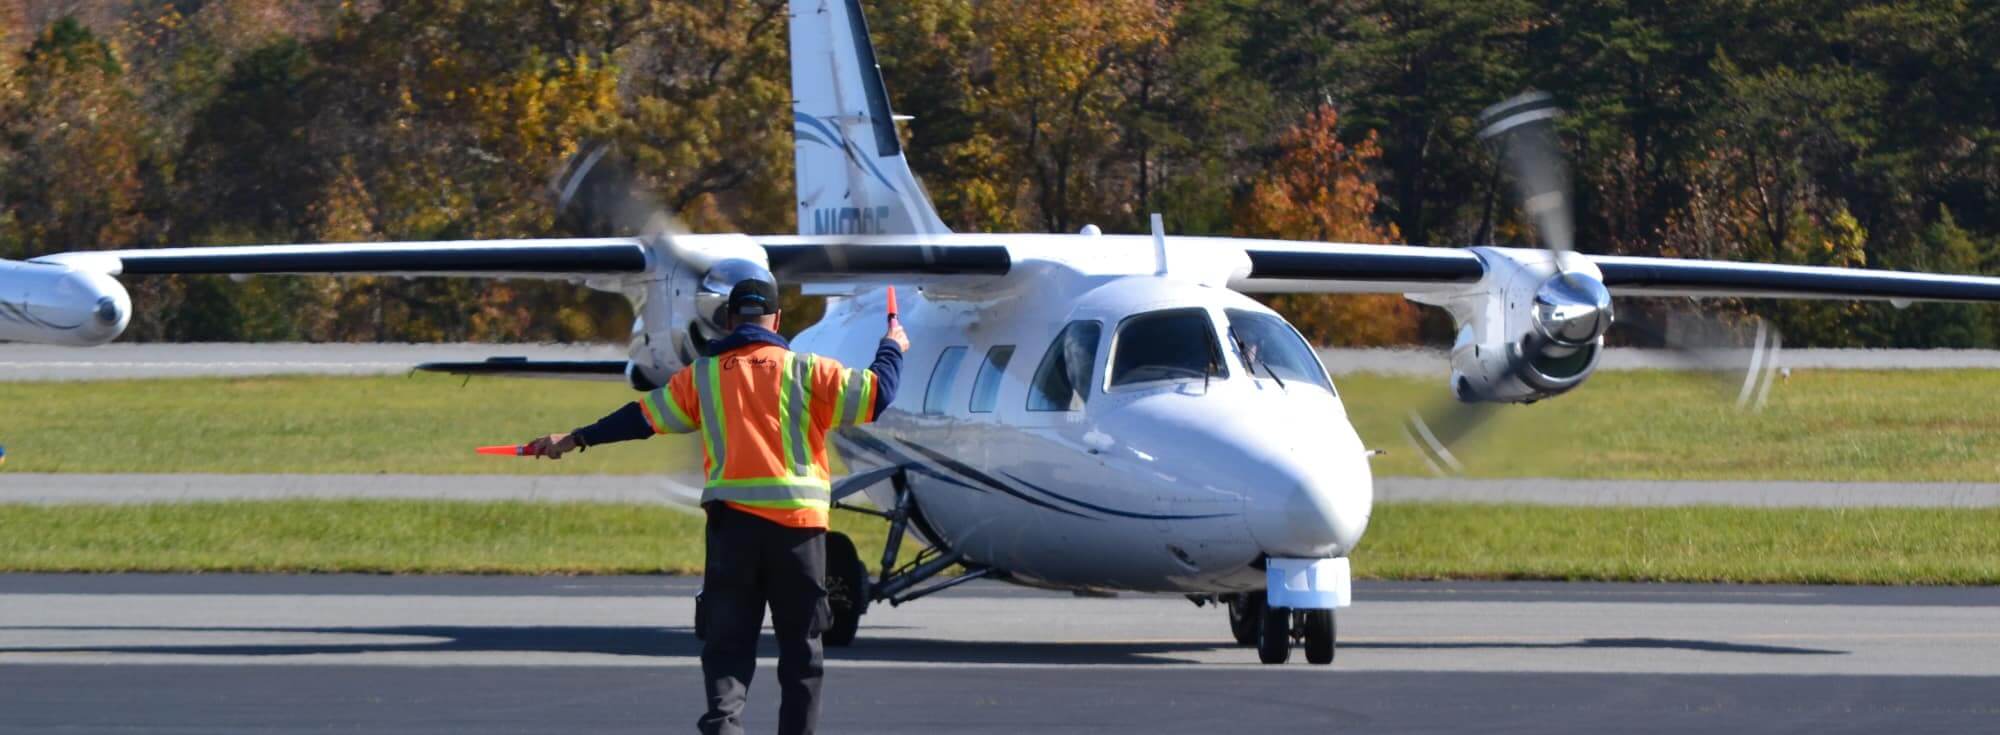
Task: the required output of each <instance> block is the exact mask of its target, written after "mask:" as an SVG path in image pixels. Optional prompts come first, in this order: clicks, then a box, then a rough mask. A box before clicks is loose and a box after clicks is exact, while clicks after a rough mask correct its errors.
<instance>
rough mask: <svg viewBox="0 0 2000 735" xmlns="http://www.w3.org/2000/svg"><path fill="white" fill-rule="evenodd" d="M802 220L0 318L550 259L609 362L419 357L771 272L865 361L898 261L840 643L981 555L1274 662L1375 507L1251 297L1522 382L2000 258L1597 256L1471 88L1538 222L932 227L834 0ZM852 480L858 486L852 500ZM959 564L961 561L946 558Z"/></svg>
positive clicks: (1354, 441)
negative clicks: (592, 350) (1735, 314)
mask: <svg viewBox="0 0 2000 735" xmlns="http://www.w3.org/2000/svg"><path fill="white" fill-rule="evenodd" d="M790 31H791V48H792V87H793V94H794V97H795V98H796V101H795V102H794V107H793V110H792V114H793V117H794V121H795V125H794V132H795V135H796V142H795V150H796V162H797V179H796V182H795V183H796V186H797V196H798V201H799V210H798V221H799V226H800V230H801V231H800V234H799V235H762V236H752V235H743V234H729V235H678V234H668V233H664V232H662V233H659V234H654V235H648V236H643V237H636V238H585V239H555V240H500V241H478V242H400V243H372V244H319V245H269V246H252V247H197V248H176V249H158V250H112V251H97V252H71V253H62V254H56V255H49V256H45V257H39V258H35V259H33V260H30V261H27V262H0V341H17V342H36V343H45V344H58V345H76V346H89V345H97V344H102V343H105V342H109V341H111V340H112V339H115V338H116V337H117V336H118V334H119V333H120V332H121V331H122V330H123V329H124V327H125V325H126V322H127V320H128V319H129V318H130V315H131V312H132V304H131V302H130V299H129V298H128V297H127V295H126V292H125V290H124V288H123V287H122V286H121V285H120V283H119V281H118V280H116V278H115V277H117V276H146V275H153V274H169V273H227V274H363V273H366V274H389V275H402V276H469V277H482V276H498V277H514V278H521V277H537V278H554V279H565V280H571V281H575V282H578V283H582V284H585V285H587V286H589V287H591V288H595V289H601V290H606V291H614V292H617V293H622V294H624V295H626V296H627V297H628V298H630V299H631V301H632V304H633V305H634V310H635V311H636V313H637V318H636V319H634V321H633V326H632V339H631V346H630V353H629V359H628V360H625V361H622V362H617V363H610V364H600V363H549V364H536V363H526V362H520V361H500V362H489V363H476V364H463V365H441V366H437V367H439V368H441V369H448V370H454V371H459V372H479V373H541V374H551V373H553V374H609V375H612V376H615V375H618V374H622V375H623V376H624V377H625V378H626V379H627V380H629V381H630V383H631V384H632V386H633V387H634V388H636V389H640V390H646V389H651V388H653V387H656V386H659V385H661V384H663V383H664V382H665V381H666V380H667V378H668V376H669V375H671V374H672V373H673V372H674V371H676V370H679V369H680V368H681V367H683V366H685V365H687V364H688V363H689V362H690V361H692V360H693V359H695V358H696V357H697V356H698V355H700V354H701V353H702V352H703V350H704V349H705V347H706V344H707V340H708V338H710V337H713V336H718V335H719V334H720V333H721V330H720V328H719V325H718V324H717V323H716V321H715V319H714V315H715V314H716V313H717V307H719V306H720V303H721V300H722V298H723V296H724V295H725V294H727V293H728V291H729V289H730V287H731V286H732V285H734V284H735V283H736V282H737V281H738V280H739V279H741V278H742V277H744V276H745V274H748V273H755V272H757V271H760V270H763V269H769V270H770V271H771V272H773V273H775V274H777V276H778V277H779V278H781V279H784V280H785V281H788V282H795V283H801V284H804V286H805V287H806V289H807V291H808V293H811V294H815V295H821V296H825V297H827V298H828V306H827V311H826V315H825V318H824V319H822V320H821V321H820V322H819V323H817V324H814V325H813V326H812V327H810V328H808V329H806V330H805V331H804V332H803V333H802V334H800V335H799V337H798V339H797V340H795V345H796V347H798V348H799V349H802V350H806V351H810V352H816V353H820V354H826V355H831V356H833V357H836V358H838V359H840V360H843V361H846V362H848V363H850V364H861V363H865V362H867V361H868V358H869V356H870V355H871V354H872V352H873V347H874V345H875V341H876V339H877V338H878V337H879V335H880V334H881V330H882V314H883V306H884V304H883V301H884V298H883V292H884V288H885V287H888V286H902V287H903V289H904V290H903V293H904V294H905V296H904V298H903V300H902V307H903V308H902V318H903V321H904V324H905V326H906V327H907V328H908V330H909V334H910V337H911V341H912V343H913V344H914V348H913V349H912V351H911V354H910V355H909V356H908V359H907V362H906V363H905V364H906V368H905V369H906V373H905V377H904V385H905V388H904V390H902V391H901V393H900V395H898V396H897V399H896V402H895V405H894V406H892V407H891V408H890V409H889V410H888V411H887V412H886V413H885V415H883V416H882V417H881V420H880V421H879V422H877V423H875V424H872V425H868V426H863V427H857V428H851V429H846V430H844V431H843V432H842V433H840V434H839V435H837V437H836V444H837V446H838V447H839V449H840V451H841V453H842V455H843V457H844V458H845V459H846V463H847V467H848V469H849V470H850V472H851V474H849V475H848V476H846V477H845V478H843V479H841V480H840V481H839V482H837V483H836V487H835V493H836V497H838V498H840V499H841V501H843V502H842V507H849V508H852V509H855V510H858V511H860V512H864V513H868V514H871V515H876V516H880V517H882V518H885V519H886V520H887V521H888V522H889V523H890V528H891V533H892V538H894V539H900V538H902V536H903V535H904V534H905V533H906V532H909V533H915V534H917V537H918V538H919V540H921V541H922V542H923V544H924V545H925V547H926V551H924V552H923V553H922V554H921V555H920V556H919V558H917V559H914V560H904V561H903V562H902V563H899V560H898V559H897V558H896V556H895V551H894V549H896V548H897V547H898V545H899V544H898V543H896V542H894V541H892V543H890V544H889V548H890V549H891V551H890V552H889V556H888V557H887V558H885V559H883V560H882V562H883V564H882V570H881V574H880V576H879V577H876V578H875V579H872V580H871V579H869V578H868V573H867V569H866V567H865V566H864V565H863V563H862V561H861V560H860V559H858V558H857V557H856V555H855V553H854V551H853V547H852V545H851V544H849V543H846V542H845V538H844V537H840V536H838V535H837V534H836V537H835V539H834V542H833V543H832V545H831V548H832V549H833V551H832V552H831V553H832V554H833V559H832V565H831V566H832V571H831V572H830V574H829V576H830V577H831V578H832V579H830V580H829V584H830V586H831V588H832V589H833V591H834V596H835V601H836V605H837V608H838V614H837V617H838V618H839V621H838V625H837V626H836V629H835V630H833V631H830V632H829V633H828V637H829V640H830V641H831V642H833V643H835V644H840V643H845V642H847V641H850V640H852V638H853V636H854V634H855V629H856V625H857V624H858V621H859V619H860V615H861V614H862V612H864V611H865V609H866V607H867V605H868V604H869V603H870V602H877V601H888V602H890V603H892V604H900V603H902V602H906V601H909V600H912V599H915V598H918V597H922V596H924V595H927V594H930V593H932V592H935V591H938V590H940V589H944V588H946V587H949V586H951V585H953V584H957V583H958V582H960V581H963V580H966V579H974V578H978V577H990V578H996V579H1004V580H1009V581H1013V582H1016V583H1021V584H1029V585H1036V586H1045V587H1053V588H1060V589H1069V590H1075V591H1078V592H1082V593H1094V592H1107V591H1117V590H1136V591H1147V592H1170V593H1178V594H1184V595H1187V596H1189V597H1190V598H1192V599H1195V600H1197V601H1199V602H1207V601H1220V602H1226V603H1228V605H1227V607H1228V609H1229V611H1230V622H1231V627H1232V630H1233V632H1234V633H1235V635H1236V637H1237V639H1238V641H1239V642H1241V643H1244V644H1246V645H1249V644H1255V645H1257V646H1258V648H1259V653H1260V658H1261V659H1262V660H1264V661H1265V662H1267V663H1277V662H1282V661H1284V660H1286V659H1287V658H1288V657H1289V655H1290V651H1291V649H1292V647H1293V644H1294V643H1296V642H1300V641H1303V643H1304V647H1305V648H1306V654H1307V658H1308V659H1309V660H1311V661H1313V662H1315V663H1326V662H1328V661H1331V660H1332V658H1333V651H1334V630H1335V629H1334V620H1333V610H1334V609H1335V608H1338V607H1343V606H1346V605H1347V604H1348V603H1349V598H1350V595H1349V584H1348V567H1347V558H1348V556H1349V555H1350V554H1352V553H1354V552H1355V550H1356V549H1357V547H1358V546H1359V545H1360V543H1361V540H1362V536H1363V532H1364V531H1365V530H1366V529H1367V527H1368V520H1369V514H1370V509H1371V500H1372V480H1371V475H1370V472H1369V460H1368V457H1369V456H1370V453H1369V452H1368V450H1367V449H1366V448H1365V447H1363V445H1362V443H1361V440H1360V438H1359V437H1358V436H1357V435H1356V434H1355V431H1354V428H1353V426H1352V425H1350V424H1349V422H1348V421H1347V419H1346V415H1345V411H1344V409H1343V408H1342V405H1341V400H1340V395H1339V393H1338V392H1337V391H1336V390H1335V389H1334V386H1333V383H1332V381H1331V380H1329V379H1328V377H1327V373H1326V371H1325V370H1324V368H1323V367H1322V366H1321V365H1320V363H1319V362H1318V359H1317V358H1316V357H1315V355H1314V353H1313V351H1312V350H1311V349H1310V348H1309V346H1308V345H1307V344H1306V343H1305V341H1304V340H1303V339H1302V338H1301V337H1300V336H1299V334H1298V332H1296V331H1295V330H1294V329H1292V327H1291V326H1290V325H1288V324H1287V323H1286V322H1285V321H1284V319H1283V318H1282V317H1280V316H1279V315H1278V314H1276V313H1274V312H1272V311H1271V310H1270V309H1268V308H1265V307H1264V306H1263V305H1261V304H1259V303H1258V302H1256V301H1254V300H1252V299H1250V298H1249V297H1247V296H1245V295H1244V294H1246V293H1291V292H1340V293H1397V294H1405V295H1407V296H1408V297H1409V298H1411V299H1413V300H1416V301H1418V302H1421V303H1424V304H1430V305H1435V306H1440V307H1443V308H1445V309H1446V310H1448V311H1449V312H1450V313H1451V315H1452V317H1453V318H1454V319H1455V320H1456V321H1457V324H1458V325H1459V332H1458V337H1457V340H1456V343H1455V344H1454V345H1453V347H1452V352H1451V359H1452V374H1451V378H1450V386H1451V390H1452V394H1453V395H1454V396H1455V397H1456V398H1457V399H1458V400H1460V401H1463V402H1466V403H1469V404H1478V403H1508V402H1526V401H1534V400H1540V399H1544V398H1549V397H1552V396H1555V395H1558V394H1561V393H1563V392H1565V391H1568V390H1570V389H1573V388H1575V387H1576V386H1577V385H1578V384H1580V383H1582V382H1583V381H1584V380H1585V379H1587V378H1588V377H1589V376H1590V375H1591V372H1592V370H1593V369H1594V368H1595V367H1596V365H1597V363H1598V359H1599V354H1600V352H1601V350H1602V346H1603V344H1604V333H1605V330H1606V329H1608V328H1609V326H1610V324H1611V318H1612V305H1611V296H1613V295H1648V296H1654V295H1674V296H1752V297H1773V298H1826V299H1882V300H1890V301H1895V302H1908V301H1974V302H1977V301H1985V302H1992V301H2000V279H1994V278H1980V277H1970V276H1951V275H1932V274H1924V273H1898V272H1883V271H1867V270H1845V269H1834V268H1813V267H1795V266H1779V265H1762V264H1748V263H1720V262H1701V261H1688V260H1671V259H1657V258H1631V257H1611V256H1595V255H1585V254H1582V253H1576V252H1573V251H1572V250H1571V248H1570V247H1569V242H1568V240H1569V235H1568V232H1569V216H1570V215H1569V212H1568V209H1567V207H1568V205H1567V199H1566V197H1565V192H1566V190H1567V186H1568V184H1567V182H1566V181H1565V180H1564V177H1563V175H1562V169H1561V167H1560V165H1559V161H1558V159H1556V158H1554V157H1553V155H1552V149H1551V148H1550V147H1549V144H1550V139H1549V137H1548V132H1547V130H1548V128H1547V123H1546V120H1547V118H1548V117H1549V116H1550V115H1551V114H1552V113H1553V109H1552V108H1551V107H1550V106H1549V104H1548V101H1547V99H1546V98H1545V97H1532V96H1531V97H1525V98H1519V99H1517V100H1515V101H1513V102H1510V103H1506V104H1503V105H1502V106H1500V107H1497V108H1495V109H1493V110H1490V111H1488V115H1487V119H1488V121H1489V123H1490V126H1489V128H1488V130H1487V134H1488V135H1489V136H1491V137H1493V138H1494V139H1496V140H1502V141H1507V144H1506V145H1507V150H1508V153H1507V154H1506V155H1507V157H1508V158H1509V159H1510V160H1513V161H1514V162H1515V163H1516V166H1517V171H1516V174H1517V175H1516V178H1518V179H1519V180H1520V183H1521V184H1522V187H1523V188H1524V189H1525V191H1524V194H1525V196H1526V201H1527V202H1528V209H1529V213H1530V215H1531V216H1532V217H1533V218H1534V219H1535V220H1536V225H1537V230H1538V232H1540V233H1541V235H1542V237H1543V239H1544V241H1545V244H1546V245H1547V246H1548V247H1547V248H1546V249H1520V248H1503V247H1471V248H1431V247H1408V246H1395V245H1356V244H1343V243H1320V242H1288V241H1273V240H1251V239H1233V238H1213V237H1175V236H1169V235H1167V234H1166V233H1165V232H1163V231H1162V227H1161V224H1160V220H1159V218H1158V217H1157V216H1156V217H1155V218H1154V220H1153V232H1152V233H1151V234H1150V235H1137V236H1132V235H1104V234H1100V233H1099V232H1098V230H1097V228H1095V227H1088V228H1085V230H1084V232H1082V233H1080V234H980V235H974V234H963V235H961V234H952V233H950V232H948V231H946V229H945V227H944V225H943V224H942V223H941V222H940V221H939V219H938V217H937V215H936V213H935V212H934V211H933V210H932V208H931V205H930V202H929V201H928V200H927V198H926V197H925V195H924V193H923V188H922V186H921V185H920V184H919V183H918V182H917V180H916V178H915V177H914V176H913V175H912V174H911V173H910V169H909V166H908V165H907V163H906V162H905V159H904V156H903V152H902V148H901V143H900V142H899V140H898V138H897V133H896V130H895V127H894V123H893V120H894V118H893V116H892V115H891V113H890V111H889V104H888V97H887V95H886V93H885V92H884V88H883V85H882V80H881V77H880V73H879V71H878V70H877V67H876V65H875V59H874V51H873V48H872V47H871V45H870V42H869V39H868V35H867V30H866V26H865V25H864V22H863V20H862V17H861V13H860V8H859V6H858V3H857V0H793V2H792V4H791V27H790ZM857 494H865V495H866V496H867V498H868V499H869V500H871V501H872V507H860V508H856V507H854V506H852V505H850V504H849V503H850V502H851V501H853V500H854V499H855V498H854V497H853V496H855V495H857ZM952 567H962V568H963V569H964V570H966V572H967V573H966V574H963V575H961V576H957V577H952V578H938V576H937V575H938V574H939V573H940V572H942V571H945V570H947V569H949V568H952Z"/></svg>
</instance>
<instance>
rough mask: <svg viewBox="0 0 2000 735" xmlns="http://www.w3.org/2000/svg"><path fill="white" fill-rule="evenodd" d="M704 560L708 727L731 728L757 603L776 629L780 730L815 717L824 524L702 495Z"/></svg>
mask: <svg viewBox="0 0 2000 735" xmlns="http://www.w3.org/2000/svg"><path fill="white" fill-rule="evenodd" d="M705 509H706V510H707V511H708V559H707V563H706V565H705V566H704V569H705V571H704V572H703V573H702V575H703V576H702V581H701V601H700V602H699V603H698V604H699V605H701V607H702V608H703V609H702V610H701V611H700V612H699V613H697V615H696V619H697V620H698V621H699V623H698V624H699V625H701V626H703V627H702V630H701V635H702V647H701V674H702V679H703V680H704V681H705V682H706V684H707V687H708V713H707V714H704V715H702V717H701V721H700V722H699V723H698V724H699V727H700V728H701V731H702V732H703V733H708V734H709V735H740V733H742V732H743V705H744V703H745V702H746V701H747V700H748V698H749V695H750V677H751V676H752V675H753V674H755V673H756V670H757V636H758V634H759V633H760V632H761V631H762V629H763V627H764V606H765V605H766V604H769V605H770V607H771V627H772V628H773V629H774V630H775V631H776V632H777V634H778V688H779V690H780V691H781V692H782V693H783V697H784V698H783V701H782V703H781V704H780V705H779V708H778V732H779V733H780V735H805V734H806V733H811V732H812V731H813V729H814V728H815V727H816V726H817V725H818V723H819V682H820V672H821V668H822V663H821V659H820V655H821V654H820V642H819V636H820V633H821V632H823V631H825V630H826V628H827V626H828V625H829V624H831V623H832V621H833V612H832V609H831V608H828V607H827V602H826V529H823V528H792V527H789V526H783V525H779V524H776V523H772V522H770V521H767V520H764V519H762V518H758V517H757V516H754V515H750V514H749V513H744V512H742V511H739V510H736V509H733V508H730V507H728V506H725V505H723V504H722V503H709V504H707V505H706V506H705Z"/></svg>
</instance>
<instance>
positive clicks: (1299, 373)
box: [1223, 309, 1333, 391]
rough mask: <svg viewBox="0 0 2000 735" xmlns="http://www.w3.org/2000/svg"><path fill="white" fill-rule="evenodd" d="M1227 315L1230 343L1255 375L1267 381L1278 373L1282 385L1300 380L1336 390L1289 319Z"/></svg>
mask: <svg viewBox="0 0 2000 735" xmlns="http://www.w3.org/2000/svg"><path fill="white" fill-rule="evenodd" d="M1223 313H1224V314H1225V315H1227V316H1228V317H1229V333H1230V341H1231V342H1232V343H1234V346H1235V348H1236V351H1237V357H1239V358H1242V360H1243V366H1244V367H1245V368H1248V369H1249V370H1250V374H1251V375H1254V376H1256V377H1259V378H1265V377H1270V376H1271V375H1272V374H1276V375H1277V378H1278V380H1279V381H1280V382H1293V381H1297V382H1299V383H1302V384H1309V385H1317V386H1319V387H1321V388H1325V389H1327V390H1328V391H1332V390H1333V385H1332V383H1330V382H1329V381H1328V380H1327V379H1326V370H1325V369H1324V368H1322V367H1320V364H1319V358H1318V357H1317V356H1315V355H1314V354H1313V351H1312V348H1311V347H1308V346H1307V345H1306V340H1305V338H1304V337H1301V336H1299V333H1298V331H1297V330H1294V329H1292V326H1291V325H1289V324H1286V323H1285V320H1283V319H1279V318H1277V317H1275V316H1271V315H1270V314H1264V313H1261V312H1255V311H1247V310H1244V309H1229V310H1227V311H1225V312H1223Z"/></svg>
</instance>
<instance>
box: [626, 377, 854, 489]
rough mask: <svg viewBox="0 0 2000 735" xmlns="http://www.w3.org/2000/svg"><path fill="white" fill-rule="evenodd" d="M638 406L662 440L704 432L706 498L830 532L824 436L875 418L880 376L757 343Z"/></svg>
mask: <svg viewBox="0 0 2000 735" xmlns="http://www.w3.org/2000/svg"><path fill="white" fill-rule="evenodd" d="M639 406H640V407H641V408H643V409H644V410H645V413H646V422H647V423H650V424H652V425H653V431H654V432H655V433H660V434H687V433H693V432H696V431H699V432H701V440H702V454H703V455H704V462H703V469H704V470H705V471H706V479H705V481H704V482H703V485H702V488H703V489H702V493H701V502H702V503H703V504H707V503H708V502H709V501H712V500H720V501H724V502H726V503H728V504H730V505H731V506H733V507H736V508H738V509H741V510H743V511H745V512H748V513H751V514H753V515H756V516H759V517H762V518H765V519H768V520H771V521H773V522H776V523H779V524H782V525H786V526H792V527H796V528H826V526H827V520H828V516H829V514H830V512H831V510H832V505H833V486H832V482H831V476H832V475H831V473H830V472H829V471H828V469H827V463H826V432H827V431H828V430H831V429H833V428H835V427H840V426H854V425H857V424H864V423H867V422H869V421H873V420H874V419H875V416H874V413H875V373H874V372H873V371H869V370H853V369H849V368H847V367H844V366H842V365H841V364H840V363H839V362H837V361H835V360H833V359H832V358H827V357H818V356H815V355H810V354H806V353H800V352H793V351H791V350H787V349H785V348H783V347H779V346H777V345H772V344H752V345H748V346H744V347H740V348H737V349H735V350H731V351H729V352H727V353H724V354H721V355H717V356H714V357H704V358H701V359H699V360H696V361H695V363H694V364H693V365H690V366H688V367H687V368H686V369H683V370H681V371H680V372H678V373H675V374H674V377H673V378H671V379H669V380H668V381H667V385H666V387H664V388H661V389H659V390H655V391H652V392H650V393H647V394H646V397H645V399H644V400H641V401H640V402H639Z"/></svg>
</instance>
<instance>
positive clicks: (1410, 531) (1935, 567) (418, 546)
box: [0, 501, 2000, 584]
mask: <svg viewBox="0 0 2000 735" xmlns="http://www.w3.org/2000/svg"><path fill="white" fill-rule="evenodd" d="M835 527H836V528H837V529H838V530H842V531H845V532H847V533H849V534H850V535H852V536H854V537H855V540H856V542H857V545H858V546H860V548H861V553H862V558H864V559H870V560H874V559H880V558H881V548H882V543H883V538H882V532H881V531H882V528H883V524H881V523H880V522H879V521H875V520H873V519H866V518H860V517H856V516H851V515H846V514H840V515H837V516H836V517H835ZM1994 528H2000V510H1925V509H1865V510H1764V509H1748V508H1561V507H1532V506H1514V505H1453V504H1425V503H1418V504H1392V505H1385V506H1381V507H1379V508H1378V509H1377V512H1376V516H1375V520H1374V523H1373V526H1372V527H1371V528H1370V529H1369V532H1368V536H1367V538H1366V539H1364V540H1363V542H1362V546H1361V548H1360V550H1359V551H1358V552H1357V553H1356V554H1355V570H1356V573H1357V574H1358V575H1359V576H1361V577H1364V578H1371V579H1437V578H1452V579H1563V580H1632V581H1676V582H1693V581H1704V582H1706V581H1730V582H1773V583H1775V582H1798V583H1848V584H1996V583H2000V534H1995V533H1993V532H1992V531H1993V529H1994ZM701 555H702V541H701V519H700V518H698V517H696V516H693V515H690V514H687V513H684V512H681V511H677V510H673V509H669V508H661V507H654V506H638V505H615V504H588V503H561V504H534V503H461V502H434V501H278V502H226V503H189V504H167V505H139V506H0V569H5V570H8V571H38V572H54V571H73V572H137V571H148V572H223V571H241V572H372V573H446V572H455V573H509V574H614V573H693V572H697V571H699V570H700V568H701ZM870 566H873V564H872V563H871V564H870Z"/></svg>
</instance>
